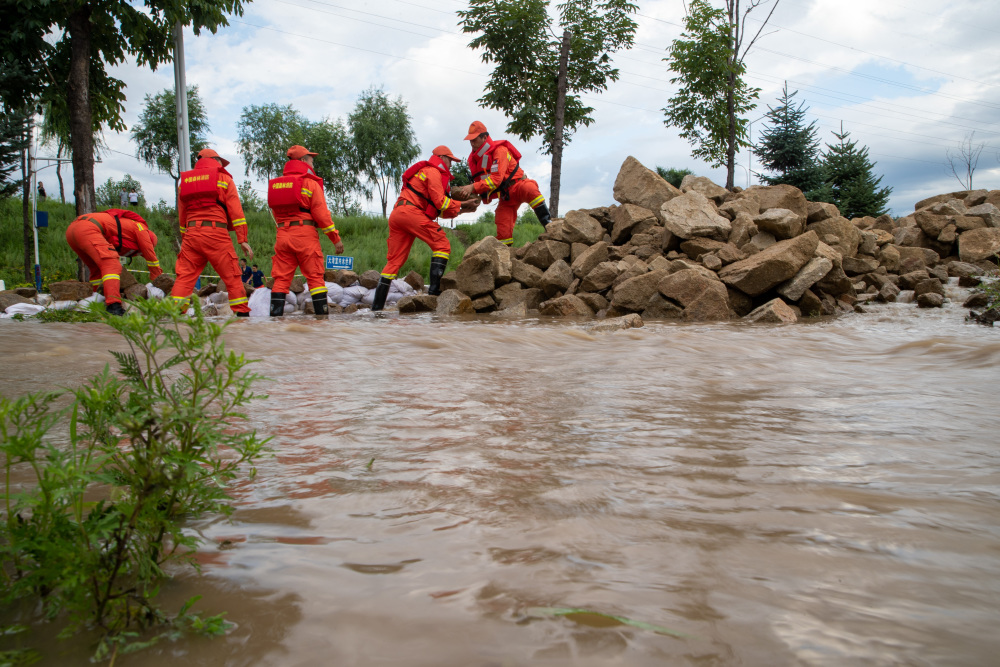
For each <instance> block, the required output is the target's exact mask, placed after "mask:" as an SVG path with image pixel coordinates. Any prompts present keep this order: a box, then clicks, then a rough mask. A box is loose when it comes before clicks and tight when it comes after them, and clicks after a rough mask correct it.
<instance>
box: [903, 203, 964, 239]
mask: <svg viewBox="0 0 1000 667" xmlns="http://www.w3.org/2000/svg"><path fill="white" fill-rule="evenodd" d="M933 208H934V207H931V209H928V210H924V211H917V212H916V214H914V216H913V217H914V218H916V220H917V226H918V227H920V229H921V231H923V233H924V234H926V235H927V236H930V237H932V238H937V237H938V235H939V234H940V233H941V231H942V230H943V229H944V228H945V227H947V226H948V223H950V222H951V219H952V216H953V215H958V214H938V213H933V212H932V209H933Z"/></svg>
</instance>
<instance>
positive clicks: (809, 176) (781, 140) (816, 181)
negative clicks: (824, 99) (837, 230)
mask: <svg viewBox="0 0 1000 667" xmlns="http://www.w3.org/2000/svg"><path fill="white" fill-rule="evenodd" d="M798 92H799V91H797V90H796V91H793V92H791V93H789V92H788V84H787V83H786V84H785V87H784V88H783V89H782V95H781V99H780V100H779V105H778V106H777V107H772V106H770V105H768V107H767V108H768V112H767V114H766V115H767V119H768V121H769V123H770V124H769V125H768V126H767V127H766V128H765V129H764V131H763V132H762V133H761V142H760V144H759V145H758V146H757V156H758V158H759V159H760V161H761V164H762V165H763V166H764V169H765V170H766V171H769V172H772V173H774V174H776V176H763V175H762V176H761V179H760V180H761V181H763V182H764V183H766V184H767V185H779V184H788V185H794V186H795V187H797V188H798V189H799V190H802V192H803V193H805V195H806V198H807V199H812V196H811V195H813V194H814V193H815V192H816V191H818V190H819V189H820V187H821V186H822V185H823V169H822V166H821V165H820V162H819V138H818V137H817V136H816V121H813V122H811V123H809V124H808V125H806V124H805V117H806V111H808V107H806V106H805V102H801V103H800V104H799V105H798V106H797V107H796V106H795V101H794V100H793V99H792V98H794V97H795V96H796V95H797V94H798Z"/></svg>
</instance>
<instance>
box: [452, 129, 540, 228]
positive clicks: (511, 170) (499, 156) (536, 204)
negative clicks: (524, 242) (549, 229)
mask: <svg viewBox="0 0 1000 667" xmlns="http://www.w3.org/2000/svg"><path fill="white" fill-rule="evenodd" d="M465 139H466V141H468V142H469V144H470V145H471V146H472V152H471V153H470V154H469V170H470V171H471V172H472V181H473V189H474V191H475V192H476V194H478V195H479V196H480V197H482V200H483V203H484V204H488V203H489V202H491V201H493V200H495V199H498V198H499V199H500V203H499V204H497V211H496V225H497V239H499V240H500V241H501V242H502V243H504V244H506V245H512V244H513V243H514V223H515V222H516V221H517V209H518V207H519V206H520V205H521V204H528V205H529V206H530V207H531V208H532V209H533V210H534V211H535V215H537V216H538V221H539V222H540V223H542V227H544V226H545V225H547V224H549V221H550V220H551V219H552V218H551V216H550V215H549V207H548V206H546V205H545V197H543V196H542V193H541V192H539V191H538V183H536V182H535V181H533V180H531V179H529V178H528V177H527V175H525V173H524V170H523V169H521V166H520V164H519V160H520V159H521V153H520V152H518V150H517V149H516V148H514V146H513V145H512V144H511V143H510V142H508V141H506V140H503V139H502V140H499V141H497V140H494V139H493V138H492V137H490V135H489V132H487V131H486V126H485V125H483V124H482V123H481V122H479V121H478V120H477V121H475V122H474V123H472V125H470V126H469V134H468V135H466V137H465Z"/></svg>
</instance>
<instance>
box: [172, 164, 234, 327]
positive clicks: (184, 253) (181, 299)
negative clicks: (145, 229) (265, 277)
mask: <svg viewBox="0 0 1000 667" xmlns="http://www.w3.org/2000/svg"><path fill="white" fill-rule="evenodd" d="M228 164H229V160H224V159H223V158H221V157H220V156H219V154H218V153H216V152H215V151H214V150H212V149H211V148H205V149H203V150H201V151H199V153H198V161H197V162H195V164H194V169H192V170H191V171H185V172H182V173H181V178H180V180H181V184H180V191H179V195H178V205H177V219H178V221H179V222H180V227H181V234H182V239H183V240H182V241H181V251H180V253H179V254H178V255H177V267H176V273H177V280H176V281H175V282H174V288H173V289H172V290H170V298H172V299H173V300H174V301H175V302H177V303H180V304H182V305H186V304H187V301H188V298H189V297H190V296H191V292H192V291H193V290H194V285H195V283H196V282H197V281H198V277H199V276H200V275H201V272H202V271H204V270H205V265H206V264H211V265H212V268H213V269H215V272H216V273H218V274H219V277H220V278H222V282H223V283H225V285H226V292H228V293H229V307H230V308H232V309H233V312H234V313H236V316H237V317H249V315H250V307H249V306H248V305H247V294H246V290H244V289H243V279H242V273H241V271H240V266H239V264H238V262H237V260H236V250H235V249H234V248H233V242H232V240H231V239H230V237H229V232H231V231H232V232H236V242H237V243H238V244H239V246H240V248H242V249H243V253H244V254H245V255H246V256H247V258H248V259H253V250H252V249H251V248H250V244H249V243H247V219H246V216H244V215H243V206H242V205H241V204H240V196H239V193H238V192H237V191H236V183H235V182H234V181H233V177H232V176H231V175H230V173H229V172H228V171H226V169H225V167H226V165H228Z"/></svg>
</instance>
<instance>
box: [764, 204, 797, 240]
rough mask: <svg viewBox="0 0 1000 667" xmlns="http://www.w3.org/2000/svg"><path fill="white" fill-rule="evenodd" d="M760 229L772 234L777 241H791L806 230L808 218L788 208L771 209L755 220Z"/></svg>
mask: <svg viewBox="0 0 1000 667" xmlns="http://www.w3.org/2000/svg"><path fill="white" fill-rule="evenodd" d="M753 221H754V224H755V225H757V228H758V229H762V230H764V231H765V232H771V233H772V234H774V237H775V238H777V239H790V238H794V237H796V236H798V235H799V234H801V233H802V232H804V231H805V230H806V218H805V216H803V215H799V214H798V213H796V212H795V211H790V210H788V209H787V208H769V209H767V210H766V211H763V212H761V213H759V214H758V215H757V216H756V217H755V218H754V219H753Z"/></svg>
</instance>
